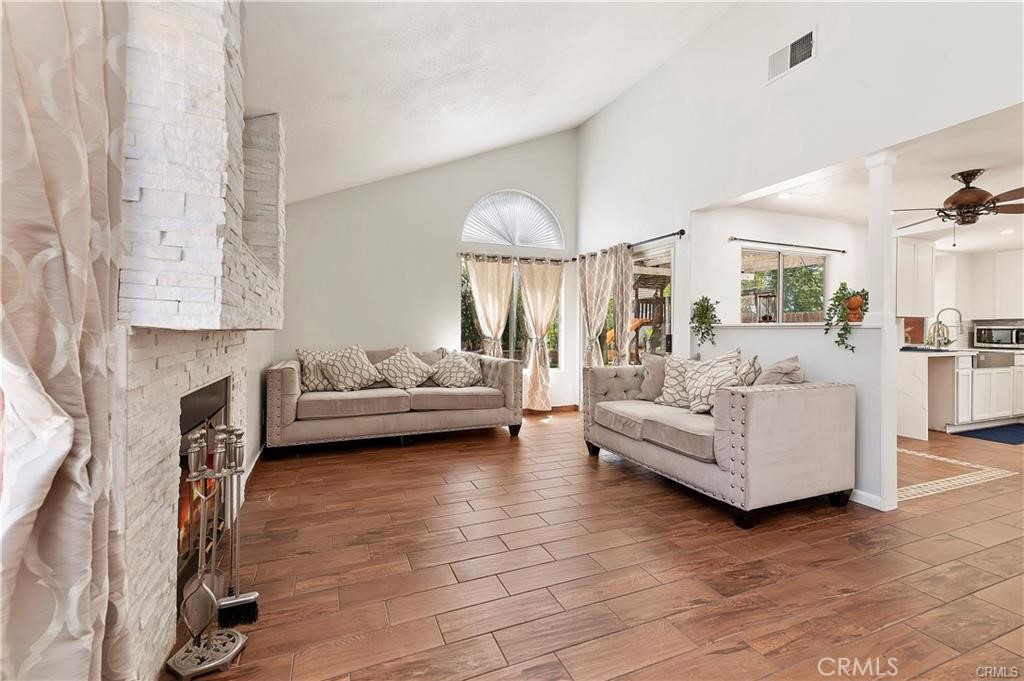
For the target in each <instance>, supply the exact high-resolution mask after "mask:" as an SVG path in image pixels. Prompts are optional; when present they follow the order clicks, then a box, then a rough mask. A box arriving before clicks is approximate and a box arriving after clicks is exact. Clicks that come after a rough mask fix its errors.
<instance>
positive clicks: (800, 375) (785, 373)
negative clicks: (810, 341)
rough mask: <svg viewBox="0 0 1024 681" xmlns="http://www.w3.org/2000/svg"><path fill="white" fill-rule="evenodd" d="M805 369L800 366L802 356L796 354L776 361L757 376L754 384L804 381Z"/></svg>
mask: <svg viewBox="0 0 1024 681" xmlns="http://www.w3.org/2000/svg"><path fill="white" fill-rule="evenodd" d="M803 382H804V370H803V367H801V366H800V358H799V357H797V356H796V355H793V356H792V357H787V358H786V359H784V360H782V361H781V362H776V363H775V364H773V365H771V366H770V367H768V368H767V369H765V370H764V372H763V373H762V374H761V375H760V376H758V377H757V380H755V381H754V385H780V384H783V383H803Z"/></svg>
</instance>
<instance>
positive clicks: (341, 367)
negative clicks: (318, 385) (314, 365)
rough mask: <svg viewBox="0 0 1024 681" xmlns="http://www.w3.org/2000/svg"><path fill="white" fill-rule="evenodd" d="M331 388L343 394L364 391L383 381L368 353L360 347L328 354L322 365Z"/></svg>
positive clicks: (356, 346)
mask: <svg viewBox="0 0 1024 681" xmlns="http://www.w3.org/2000/svg"><path fill="white" fill-rule="evenodd" d="M320 367H321V370H322V371H323V374H324V375H325V376H326V377H327V380H329V381H330V382H331V386H332V387H333V388H334V389H335V390H338V391H341V392H350V391H352V390H362V389H363V388H366V387H369V386H370V385H373V384H374V383H376V382H377V381H380V380H383V378H382V377H381V374H380V372H379V371H377V368H376V367H374V366H373V363H371V362H370V360H369V358H368V357H367V356H366V353H365V352H364V351H363V349H362V348H361V347H359V346H358V345H353V346H351V347H347V348H342V349H341V350H335V351H333V352H329V353H326V357H325V358H324V360H323V361H322V362H321V364H320Z"/></svg>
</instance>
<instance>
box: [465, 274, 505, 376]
mask: <svg viewBox="0 0 1024 681" xmlns="http://www.w3.org/2000/svg"><path fill="white" fill-rule="evenodd" d="M512 267H513V265H512V260H511V259H494V258H491V259H488V258H487V256H483V255H474V256H468V257H467V258H466V271H467V272H468V273H469V287H470V289H472V291H473V310H474V311H475V312H476V321H477V323H478V324H479V325H480V333H482V334H483V336H484V340H483V348H482V349H483V351H484V354H485V355H491V356H492V357H501V355H502V352H501V334H502V333H504V331H505V324H506V323H507V322H508V304H509V299H510V298H511V297H512Z"/></svg>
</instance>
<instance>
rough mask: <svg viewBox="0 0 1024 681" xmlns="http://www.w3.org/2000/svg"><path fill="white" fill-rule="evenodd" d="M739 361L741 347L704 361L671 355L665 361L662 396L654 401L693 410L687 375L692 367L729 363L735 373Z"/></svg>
mask: <svg viewBox="0 0 1024 681" xmlns="http://www.w3.org/2000/svg"><path fill="white" fill-rule="evenodd" d="M739 363H740V350H739V348H736V349H735V350H733V351H732V352H727V353H725V354H724V355H719V356H718V357H715V358H713V359H707V360H704V361H703V362H702V361H699V360H696V359H676V358H675V357H669V358H667V360H666V362H665V384H664V385H663V386H662V392H661V396H660V397H656V398H655V399H654V402H655V404H665V405H668V406H670V407H682V408H684V409H690V410H691V411H692V407H691V405H690V402H691V401H692V396H691V395H690V394H689V391H688V390H687V387H686V375H687V374H688V373H689V372H690V371H691V370H692V369H695V368H697V367H700V366H705V365H708V366H710V365H715V364H724V365H727V366H728V367H729V368H730V369H732V372H733V373H734V374H735V373H736V367H737V365H739Z"/></svg>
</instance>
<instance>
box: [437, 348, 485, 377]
mask: <svg viewBox="0 0 1024 681" xmlns="http://www.w3.org/2000/svg"><path fill="white" fill-rule="evenodd" d="M445 356H446V357H459V358H461V359H463V360H465V361H466V362H467V363H468V364H469V366H471V367H473V368H474V369H476V370H477V371H479V372H480V375H481V376H483V373H484V368H483V366H482V365H481V364H480V358H481V357H482V356H483V355H480V354H478V353H476V352H466V351H464V350H452V351H451V352H449V353H448V354H447V355H445Z"/></svg>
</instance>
